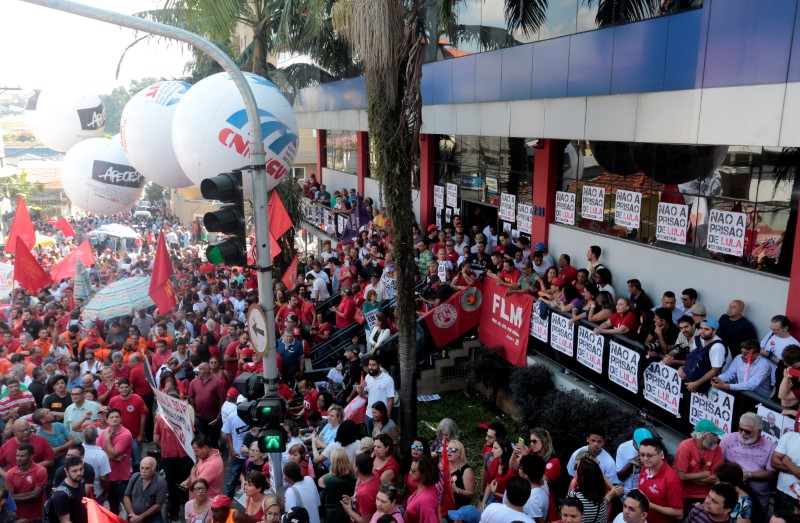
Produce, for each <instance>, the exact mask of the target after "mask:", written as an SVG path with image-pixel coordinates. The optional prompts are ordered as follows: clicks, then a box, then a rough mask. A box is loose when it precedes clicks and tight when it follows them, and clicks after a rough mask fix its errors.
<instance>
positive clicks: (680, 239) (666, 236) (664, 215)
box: [656, 202, 689, 245]
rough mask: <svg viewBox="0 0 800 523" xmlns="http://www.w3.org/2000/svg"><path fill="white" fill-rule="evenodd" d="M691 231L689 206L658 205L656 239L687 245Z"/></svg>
mask: <svg viewBox="0 0 800 523" xmlns="http://www.w3.org/2000/svg"><path fill="white" fill-rule="evenodd" d="M688 231H689V206H688V205H682V204H679V203H665V202H659V203H658V218H657V220H656V239H657V240H661V241H662V242H670V243H677V244H679V245H686V235H687V234H688Z"/></svg>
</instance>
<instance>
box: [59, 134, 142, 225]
mask: <svg viewBox="0 0 800 523" xmlns="http://www.w3.org/2000/svg"><path fill="white" fill-rule="evenodd" d="M144 182H145V179H144V176H142V174H141V173H139V172H138V171H137V170H136V169H135V168H134V167H132V166H131V164H130V162H129V161H128V159H127V158H125V154H124V153H123V152H122V145H120V144H119V143H118V142H115V141H114V140H109V139H107V138H91V139H89V140H84V141H82V142H80V143H78V144H76V145H75V146H74V147H72V148H71V149H70V150H69V151H67V154H66V155H65V156H64V162H63V163H62V167H61V183H62V185H63V186H64V192H66V193H67V196H68V197H69V199H70V200H72V203H74V204H75V205H77V206H78V207H80V208H81V209H83V210H85V211H89V212H92V213H95V214H116V213H118V212H121V211H124V210H125V209H130V208H131V207H133V206H134V205H135V204H136V202H137V201H138V200H139V197H140V196H141V195H142V191H143V190H144Z"/></svg>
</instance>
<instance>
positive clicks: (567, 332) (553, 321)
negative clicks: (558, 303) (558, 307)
mask: <svg viewBox="0 0 800 523" xmlns="http://www.w3.org/2000/svg"><path fill="white" fill-rule="evenodd" d="M574 337H575V329H573V328H572V325H571V324H570V322H569V319H568V318H567V317H565V316H562V315H560V314H551V315H550V346H551V347H553V348H554V349H555V350H557V351H558V352H563V353H564V354H566V355H567V356H569V357H570V358H571V357H572V356H574V355H575V349H574V347H575V344H574Z"/></svg>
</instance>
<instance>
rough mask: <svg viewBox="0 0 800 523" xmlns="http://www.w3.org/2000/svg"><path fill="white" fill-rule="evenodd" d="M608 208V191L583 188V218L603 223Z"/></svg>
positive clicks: (596, 188)
mask: <svg viewBox="0 0 800 523" xmlns="http://www.w3.org/2000/svg"><path fill="white" fill-rule="evenodd" d="M605 206H606V190H605V188H603V187H592V186H591V185H584V186H583V197H582V198H581V217H582V218H586V219H587V220H594V221H597V222H602V221H603V212H604V211H605Z"/></svg>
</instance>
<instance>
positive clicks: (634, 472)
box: [615, 427, 653, 495]
mask: <svg viewBox="0 0 800 523" xmlns="http://www.w3.org/2000/svg"><path fill="white" fill-rule="evenodd" d="M652 437H653V433H652V432H650V431H649V430H648V429H646V428H643V427H640V428H638V429H636V430H634V431H633V438H631V439H629V440H628V441H626V442H624V443H622V444H621V445H620V446H619V447H617V456H616V459H615V461H616V464H617V477H618V478H619V479H620V481H622V486H623V487H624V488H625V495H628V492H630V491H631V489H635V488H636V486H637V485H638V484H639V472H640V471H641V470H642V462H641V461H640V460H639V445H640V444H641V443H642V441H644V440H646V439H650V438H652Z"/></svg>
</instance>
